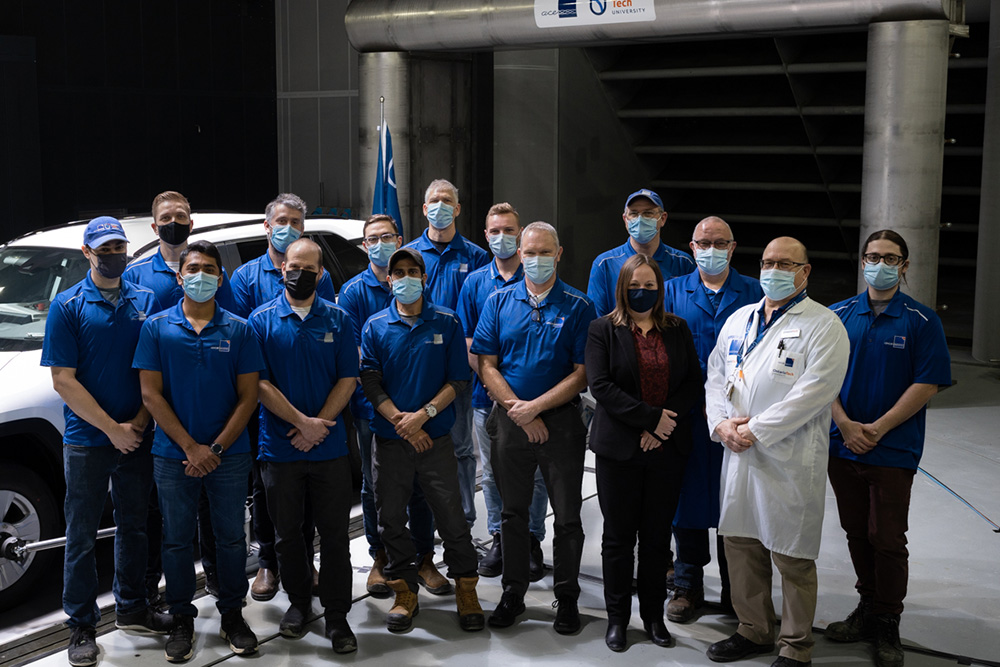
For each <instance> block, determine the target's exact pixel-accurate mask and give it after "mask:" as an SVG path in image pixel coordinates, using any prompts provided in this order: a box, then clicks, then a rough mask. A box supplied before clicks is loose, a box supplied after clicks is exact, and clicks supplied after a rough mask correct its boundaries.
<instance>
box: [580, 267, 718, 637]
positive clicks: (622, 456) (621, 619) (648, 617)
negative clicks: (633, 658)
mask: <svg viewBox="0 0 1000 667" xmlns="http://www.w3.org/2000/svg"><path fill="white" fill-rule="evenodd" d="M663 293H664V291H663V276H662V274H661V273H660V269H659V267H658V266H657V264H656V262H655V261H653V260H652V259H650V258H649V257H647V256H646V255H635V256H634V257H632V258H630V259H629V260H628V261H627V262H625V265H624V266H623V267H622V270H621V273H619V275H618V285H617V288H616V289H615V300H616V305H615V309H614V310H613V311H612V312H611V313H609V314H608V315H606V316H604V317H601V318H599V319H596V320H594V321H593V322H592V323H591V325H590V331H589V334H588V338H587V352H586V367H587V379H588V381H589V383H590V392H591V394H593V396H594V399H595V400H596V401H597V406H596V410H595V413H594V419H593V422H592V425H591V431H590V448H591V449H592V450H593V451H594V453H595V454H596V455H597V495H598V498H599V499H600V503H601V513H602V514H603V515H604V535H603V537H602V541H601V557H602V560H603V565H604V602H605V606H606V607H607V610H608V631H607V634H606V635H605V638H604V640H605V642H606V643H607V645H608V648H610V649H611V650H612V651H624V650H625V648H626V646H627V643H626V640H625V631H626V628H627V627H628V624H629V617H630V616H631V611H632V571H633V565H634V559H633V555H632V554H633V550H634V548H635V542H636V537H637V536H638V540H639V572H638V593H639V615H640V616H641V617H642V622H643V627H644V628H645V629H646V632H647V633H648V634H649V636H650V638H651V639H652V640H653V643H655V644H657V645H658V646H670V645H671V644H672V638H671V637H670V632H669V631H668V630H667V627H666V625H665V624H664V622H663V606H664V602H665V601H666V597H667V587H666V575H667V568H668V566H669V562H668V561H669V552H670V533H669V530H668V527H669V525H670V523H671V521H673V518H674V511H675V510H676V508H677V499H678V497H679V496H680V489H681V482H682V480H683V478H684V465H685V463H686V462H687V457H688V453H689V452H690V451H691V424H690V420H689V418H688V413H689V412H690V411H691V409H692V408H693V407H695V406H697V405H699V404H700V403H702V402H703V401H704V387H703V386H702V374H701V367H700V366H699V364H698V353H697V351H696V350H695V347H694V339H693V338H692V337H691V330H690V329H688V326H687V323H686V322H684V320H682V319H681V318H679V317H677V316H676V315H673V314H670V313H667V312H666V311H665V310H664V307H663Z"/></svg>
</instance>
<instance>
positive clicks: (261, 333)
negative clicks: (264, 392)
mask: <svg viewBox="0 0 1000 667" xmlns="http://www.w3.org/2000/svg"><path fill="white" fill-rule="evenodd" d="M247 326H249V327H250V331H251V332H252V333H253V336H254V338H255V339H256V341H257V347H258V348H259V349H260V354H261V358H262V359H263V361H264V368H263V370H261V371H260V379H261V380H267V381H268V382H270V381H271V367H270V365H269V364H268V362H267V345H266V338H267V323H266V322H264V318H262V317H261V316H259V315H258V314H257V311H254V312H252V313H250V317H248V318H247Z"/></svg>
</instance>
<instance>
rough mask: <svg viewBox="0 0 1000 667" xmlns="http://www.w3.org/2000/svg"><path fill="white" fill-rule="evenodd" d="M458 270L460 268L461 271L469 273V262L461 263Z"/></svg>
mask: <svg viewBox="0 0 1000 667" xmlns="http://www.w3.org/2000/svg"><path fill="white" fill-rule="evenodd" d="M458 270H459V272H460V273H468V272H469V265H468V264H459V265H458Z"/></svg>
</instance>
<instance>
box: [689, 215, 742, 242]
mask: <svg viewBox="0 0 1000 667" xmlns="http://www.w3.org/2000/svg"><path fill="white" fill-rule="evenodd" d="M709 237H711V240H713V241H714V240H715V238H716V237H718V238H724V239H730V240H731V239H732V238H733V230H732V229H731V228H730V227H729V223H728V222H726V221H725V220H723V219H722V218H720V217H718V216H714V215H710V216H708V217H707V218H704V219H703V220H702V221H701V222H699V223H698V224H697V225H695V226H694V232H693V233H692V234H691V240H692V241H697V240H699V239H702V238H709Z"/></svg>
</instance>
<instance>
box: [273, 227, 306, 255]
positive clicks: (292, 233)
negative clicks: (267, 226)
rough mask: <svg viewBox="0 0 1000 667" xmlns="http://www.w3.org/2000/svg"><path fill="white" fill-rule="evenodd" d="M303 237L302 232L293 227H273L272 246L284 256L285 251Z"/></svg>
mask: <svg viewBox="0 0 1000 667" xmlns="http://www.w3.org/2000/svg"><path fill="white" fill-rule="evenodd" d="M300 236H302V232H300V231H299V230H297V229H295V227H292V226H291V225H279V226H278V227H271V245H272V246H274V249H275V250H277V251H278V252H280V253H281V254H282V255H284V254H285V250H287V249H288V246H290V245H291V244H292V242H294V241H296V240H298V238H299V237H300Z"/></svg>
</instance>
